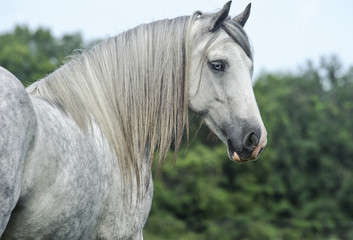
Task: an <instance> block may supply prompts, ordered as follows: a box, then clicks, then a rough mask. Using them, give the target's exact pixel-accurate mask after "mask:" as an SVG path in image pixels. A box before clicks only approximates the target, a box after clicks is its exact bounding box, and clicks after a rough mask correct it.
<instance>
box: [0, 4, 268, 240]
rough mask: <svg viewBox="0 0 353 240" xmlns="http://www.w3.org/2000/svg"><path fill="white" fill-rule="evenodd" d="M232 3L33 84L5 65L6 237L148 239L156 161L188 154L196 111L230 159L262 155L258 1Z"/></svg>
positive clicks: (1, 216) (91, 54)
mask: <svg viewBox="0 0 353 240" xmlns="http://www.w3.org/2000/svg"><path fill="white" fill-rule="evenodd" d="M230 5H231V2H228V3H227V4H225V6H224V7H223V8H222V9H221V10H220V11H218V12H216V13H214V14H204V13H202V12H199V11H198V12H195V13H194V14H193V15H191V16H184V17H178V18H175V19H167V20H161V21H156V22H153V23H150V24H144V25H140V26H137V27H136V28H133V29H131V30H129V31H127V32H123V33H121V34H119V35H117V36H115V37H112V38H110V39H107V40H105V41H103V42H102V43H100V44H98V45H97V46H95V47H93V48H92V49H91V50H88V51H86V52H83V53H82V54H80V55H78V56H75V57H73V59H71V60H70V61H69V62H67V63H66V64H64V65H63V66H62V67H60V68H59V69H57V70H56V71H54V72H53V73H51V74H50V75H48V76H47V77H45V78H44V79H41V80H39V81H37V82H35V83H33V84H32V85H30V86H29V87H28V88H27V89H25V88H24V87H23V86H22V84H21V83H20V81H19V80H18V79H17V78H16V77H14V76H13V75H12V74H11V73H9V72H8V71H7V70H5V69H4V68H1V67H0V98H1V100H0V237H1V238H2V239H143V236H142V229H143V227H144V224H145V222H146V220H147V217H148V214H149V211H150V208H151V202H152V195H153V183H152V174H151V166H152V160H153V159H154V158H155V159H157V161H159V162H160V164H162V162H163V159H164V158H165V156H166V154H167V152H168V149H169V148H170V146H171V144H173V147H174V150H175V151H177V150H178V147H179V144H180V142H181V139H182V135H183V133H184V131H185V129H187V128H188V124H187V122H188V110H189V109H190V110H191V111H193V112H194V113H196V114H198V115H200V116H201V117H202V118H203V119H204V121H205V122H206V124H207V125H208V127H209V128H210V129H211V130H212V131H213V132H214V133H215V134H216V135H217V136H218V137H219V138H220V139H221V140H222V141H223V142H224V143H225V144H226V145H227V150H228V155H229V157H230V159H232V160H234V161H238V162H245V161H249V160H254V159H257V158H258V156H259V155H260V153H261V151H262V150H263V148H264V147H265V145H266V135H267V134H266V130H265V127H264V125H263V122H262V120H261V116H260V113H259V110H258V107H257V104H256V100H255V96H254V93H253V90H252V83H251V77H252V69H253V56H252V50H251V47H250V44H249V40H248V37H247V35H246V33H245V32H244V30H243V27H244V25H245V23H246V21H247V19H248V17H249V13H250V5H248V7H247V8H246V9H245V10H244V11H243V12H242V13H241V14H239V15H238V16H236V17H234V18H230V17H229V16H228V15H229V9H230ZM156 154H157V156H156V157H154V155H156Z"/></svg>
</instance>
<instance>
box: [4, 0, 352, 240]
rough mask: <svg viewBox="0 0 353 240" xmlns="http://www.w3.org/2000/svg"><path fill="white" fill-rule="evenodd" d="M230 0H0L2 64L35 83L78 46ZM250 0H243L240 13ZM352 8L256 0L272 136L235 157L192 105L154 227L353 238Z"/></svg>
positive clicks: (185, 235) (251, 30)
mask: <svg viewBox="0 0 353 240" xmlns="http://www.w3.org/2000/svg"><path fill="white" fill-rule="evenodd" d="M225 2H226V1H220V0H202V1H201V0H193V1H187V0H179V1H170V2H169V1H165V0H164V1H162V0H159V1H158V0H150V1H110V0H100V1H90V0H85V1H71V0H70V1H69V0H62V1H55V2H54V1H47V0H46V1H44V0H33V1H24V0H2V1H1V3H0V5H1V7H0V66H3V67H5V68H7V69H8V70H9V71H11V72H12V73H14V74H15V75H16V76H17V77H18V78H19V79H20V80H21V81H22V82H23V84H24V85H25V86H27V85H28V84H30V83H31V82H33V81H35V80H38V79H40V78H42V77H43V76H45V75H46V74H48V73H50V72H51V71H53V70H54V69H55V68H57V67H58V66H60V65H62V64H63V61H65V60H66V56H68V55H70V54H72V53H73V51H74V50H75V49H86V48H89V47H90V46H92V45H94V44H95V43H97V42H99V41H100V40H102V39H105V38H107V37H110V36H114V35H116V34H119V33H120V32H122V31H125V30H128V29H130V28H132V27H134V26H136V25H139V24H141V23H148V22H151V21H154V20H159V19H164V18H173V17H177V16H181V15H190V14H192V13H193V12H194V11H195V10H202V11H205V12H213V11H216V10H219V9H220V8H221V7H222V6H223V4H224V3H225ZM247 4H248V1H243V0H239V1H238V0H234V1H233V6H232V9H231V15H232V16H234V15H236V14H238V13H239V12H241V11H242V10H243V9H244V8H245V7H246V5H247ZM352 12H353V2H352V1H350V0H337V1H329V0H321V1H319V0H305V1H304V0H298V1H277V0H267V1H260V0H253V1H252V12H251V15H250V19H249V20H248V22H247V24H246V27H245V29H246V31H247V32H248V34H249V36H250V38H251V42H252V45H253V48H254V52H255V74H254V79H253V82H254V91H255V95H256V98H257V102H258V106H259V108H260V111H261V114H262V118H263V121H264V123H265V126H266V128H267V131H268V145H267V147H266V149H265V151H264V153H263V154H262V155H261V157H260V159H259V160H258V161H256V162H251V163H246V164H236V163H233V162H231V161H230V160H229V159H228V156H227V151H226V146H225V145H223V144H222V143H221V142H220V141H217V140H216V138H215V137H214V136H212V134H210V132H209V130H208V129H207V127H205V126H204V125H202V126H201V128H200V129H199V126H200V123H201V119H199V118H198V117H197V116H194V115H192V114H190V130H191V133H190V139H192V140H191V141H190V143H189V144H185V146H184V148H183V149H182V150H181V151H180V153H179V156H178V159H177V161H176V162H174V161H173V157H172V155H173V154H171V157H170V158H171V159H170V160H168V161H167V162H166V164H165V166H164V168H163V170H162V171H161V172H160V174H159V175H158V176H157V177H156V178H155V191H154V201H153V205H152V209H151V214H150V217H149V219H148V221H147V224H146V228H145V230H144V237H145V239H332V240H333V239H353V47H352V46H353V44H352V43H353V31H352V30H351V29H352V26H353V14H352ZM198 129H199V131H198V134H197V136H196V137H195V134H196V132H197V130H198ZM155 175H157V174H155Z"/></svg>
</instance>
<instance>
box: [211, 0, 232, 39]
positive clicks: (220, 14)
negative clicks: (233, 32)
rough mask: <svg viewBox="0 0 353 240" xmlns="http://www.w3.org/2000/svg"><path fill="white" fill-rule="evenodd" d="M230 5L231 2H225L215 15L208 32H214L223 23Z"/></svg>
mask: <svg viewBox="0 0 353 240" xmlns="http://www.w3.org/2000/svg"><path fill="white" fill-rule="evenodd" d="M231 5H232V1H229V2H227V3H226V4H225V5H224V6H223V8H222V9H221V10H220V11H219V12H218V13H216V14H215V16H214V17H213V20H212V24H211V28H210V31H211V32H214V31H216V30H217V29H218V28H219V27H220V26H221V25H222V23H223V21H224V20H225V19H226V18H227V17H228V14H229V10H230V6H231Z"/></svg>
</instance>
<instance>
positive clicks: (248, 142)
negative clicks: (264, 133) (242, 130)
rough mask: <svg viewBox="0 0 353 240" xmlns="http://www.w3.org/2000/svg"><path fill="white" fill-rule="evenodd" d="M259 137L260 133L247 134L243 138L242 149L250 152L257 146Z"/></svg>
mask: <svg viewBox="0 0 353 240" xmlns="http://www.w3.org/2000/svg"><path fill="white" fill-rule="evenodd" d="M260 137H261V132H260V131H255V132H253V131H252V132H249V133H247V134H246V135H245V136H244V139H243V148H244V149H245V150H247V151H249V152H252V151H253V150H254V149H255V148H256V147H257V145H258V144H259V141H260Z"/></svg>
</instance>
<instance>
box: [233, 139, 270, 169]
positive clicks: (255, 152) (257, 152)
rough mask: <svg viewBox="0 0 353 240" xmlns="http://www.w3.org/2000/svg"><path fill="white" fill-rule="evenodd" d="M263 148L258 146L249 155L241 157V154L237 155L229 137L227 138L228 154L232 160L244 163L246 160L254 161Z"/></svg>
mask: <svg viewBox="0 0 353 240" xmlns="http://www.w3.org/2000/svg"><path fill="white" fill-rule="evenodd" d="M263 150H264V148H259V149H258V150H257V148H256V149H255V150H254V152H253V153H252V154H251V156H250V157H242V156H239V154H238V153H237V152H236V151H235V148H234V147H233V145H232V142H231V141H230V139H228V140H227V151H228V156H229V158H230V159H231V160H232V161H234V162H239V163H244V162H248V161H255V160H257V159H258V157H259V156H260V154H261V152H262V151H263Z"/></svg>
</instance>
